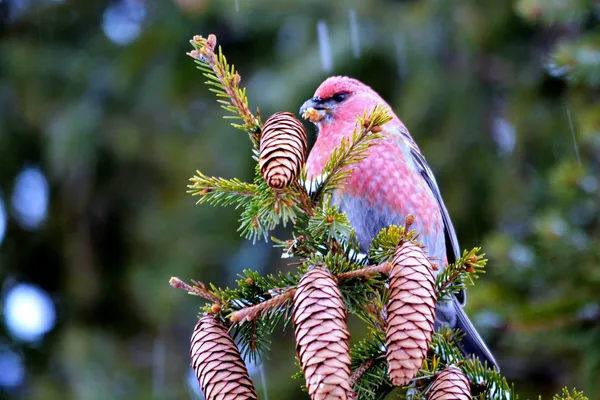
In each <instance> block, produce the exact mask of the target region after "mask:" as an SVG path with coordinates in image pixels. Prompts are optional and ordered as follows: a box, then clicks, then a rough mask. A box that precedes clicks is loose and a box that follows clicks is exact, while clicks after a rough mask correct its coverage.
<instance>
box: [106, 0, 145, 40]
mask: <svg viewBox="0 0 600 400" xmlns="http://www.w3.org/2000/svg"><path fill="white" fill-rule="evenodd" d="M145 17H146V5H145V3H144V2H142V1H134V0H124V1H121V2H118V3H113V4H111V5H109V6H108V7H107V8H106V10H104V15H103V17H102V30H103V31H104V34H105V35H106V37H108V38H109V39H110V40H112V41H113V42H114V43H116V44H118V45H120V46H126V45H128V44H131V43H133V42H134V41H135V40H136V39H137V38H138V37H139V36H140V34H141V33H142V23H143V22H144V18H145Z"/></svg>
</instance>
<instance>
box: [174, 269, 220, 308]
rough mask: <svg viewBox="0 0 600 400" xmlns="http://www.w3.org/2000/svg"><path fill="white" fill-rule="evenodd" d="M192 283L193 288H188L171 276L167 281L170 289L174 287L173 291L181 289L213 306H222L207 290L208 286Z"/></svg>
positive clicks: (197, 282) (185, 284)
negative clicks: (213, 304)
mask: <svg viewBox="0 0 600 400" xmlns="http://www.w3.org/2000/svg"><path fill="white" fill-rule="evenodd" d="M192 282H193V283H194V286H190V285H188V284H187V283H185V282H184V281H182V280H181V279H179V278H177V277H175V276H173V277H171V279H169V285H171V286H172V287H174V288H175V289H183V290H185V291H186V292H188V293H189V294H193V295H196V296H199V297H202V298H203V299H206V300H209V301H212V302H213V303H215V304H219V305H220V304H222V300H221V299H220V298H219V297H217V296H216V295H215V294H213V293H212V292H211V290H210V289H209V287H208V286H206V285H205V284H204V283H202V282H199V281H192Z"/></svg>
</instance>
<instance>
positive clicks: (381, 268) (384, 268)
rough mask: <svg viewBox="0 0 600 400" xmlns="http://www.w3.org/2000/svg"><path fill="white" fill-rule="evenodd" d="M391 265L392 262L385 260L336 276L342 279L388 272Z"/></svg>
mask: <svg viewBox="0 0 600 400" xmlns="http://www.w3.org/2000/svg"><path fill="white" fill-rule="evenodd" d="M391 267H392V264H391V263H390V262H385V263H383V264H379V265H371V266H369V267H365V268H361V269H357V270H354V271H349V272H344V273H341V274H337V275H336V278H337V279H338V280H342V279H351V278H357V277H359V276H369V275H371V274H375V273H379V274H388V273H389V272H390V268H391Z"/></svg>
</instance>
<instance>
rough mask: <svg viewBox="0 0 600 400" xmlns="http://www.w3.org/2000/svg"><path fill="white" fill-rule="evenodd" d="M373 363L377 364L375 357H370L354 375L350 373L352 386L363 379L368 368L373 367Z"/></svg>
mask: <svg viewBox="0 0 600 400" xmlns="http://www.w3.org/2000/svg"><path fill="white" fill-rule="evenodd" d="M373 364H375V359H373V358H369V359H368V360H367V361H365V362H364V363H362V364H361V365H360V366H359V367H358V368H356V369H355V370H354V372H353V373H352V375H350V386H352V387H354V385H356V383H357V382H358V381H360V380H361V378H362V377H363V375H364V374H365V372H367V370H368V369H369V368H371V367H372V366H373Z"/></svg>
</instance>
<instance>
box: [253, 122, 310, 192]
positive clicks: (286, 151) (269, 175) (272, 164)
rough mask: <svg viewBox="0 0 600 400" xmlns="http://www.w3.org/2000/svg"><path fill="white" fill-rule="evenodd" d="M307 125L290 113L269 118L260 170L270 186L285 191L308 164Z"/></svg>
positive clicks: (261, 153) (265, 126) (264, 126)
mask: <svg viewBox="0 0 600 400" xmlns="http://www.w3.org/2000/svg"><path fill="white" fill-rule="evenodd" d="M306 149H307V138H306V131H305V130H304V126H303V125H302V123H301V122H300V121H298V120H297V119H296V118H294V115H293V114H292V113H289V112H278V113H276V114H273V115H271V116H270V117H269V119H267V120H266V121H265V123H264V125H263V128H262V133H261V135H260V153H259V161H258V163H259V167H260V172H261V174H262V176H263V177H264V178H265V181H267V184H268V185H269V186H271V187H272V188H274V189H283V188H285V187H287V186H289V185H290V184H292V183H293V182H294V180H295V179H296V177H297V176H298V174H299V173H300V170H301V169H302V166H303V165H304V163H305V161H306Z"/></svg>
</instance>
